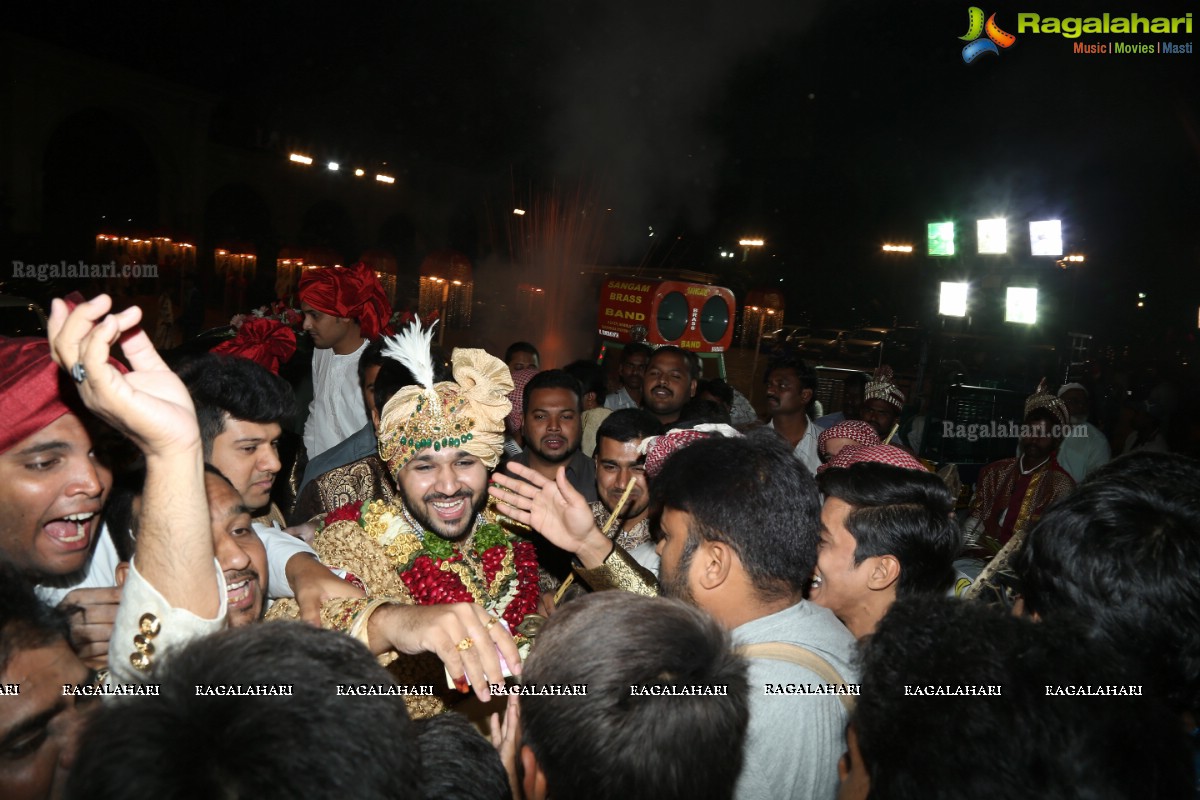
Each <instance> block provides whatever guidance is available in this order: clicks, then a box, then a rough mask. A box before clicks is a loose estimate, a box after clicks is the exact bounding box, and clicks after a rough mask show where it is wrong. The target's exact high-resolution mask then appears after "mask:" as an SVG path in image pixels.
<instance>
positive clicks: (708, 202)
mask: <svg viewBox="0 0 1200 800" xmlns="http://www.w3.org/2000/svg"><path fill="white" fill-rule="evenodd" d="M95 5H96V4H91V3H89V4H85V3H79V2H73V3H71V2H69V3H65V4H53V5H50V4H44V5H43V6H41V7H36V8H34V9H32V10H30V9H28V8H27V9H26V10H24V11H22V12H20V14H21V15H23V16H21V17H20V18H19V19H15V20H13V21H12V24H13V27H15V28H16V29H17V30H19V31H20V32H22V33H24V34H27V35H30V36H35V37H40V38H45V39H49V40H51V41H54V42H55V43H58V44H62V45H66V46H69V47H72V48H78V49H80V50H83V51H85V52H87V53H89V54H92V55H96V56H99V57H102V58H107V59H111V60H115V61H119V62H122V63H125V64H128V65H130V66H134V67H137V68H139V69H143V70H146V71H150V72H154V73H156V74H159V75H162V76H164V77H167V78H170V79H172V80H176V81H180V82H183V83H187V84H190V85H194V86H198V87H201V88H204V89H207V90H209V91H211V92H213V93H214V94H216V95H217V96H218V97H220V98H221V102H222V103H224V104H228V105H229V106H232V107H236V108H239V109H246V110H248V111H249V112H250V115H251V116H252V117H253V118H256V119H257V120H259V121H261V122H262V123H263V124H265V125H267V126H268V127H272V128H276V129H280V130H284V131H287V132H289V133H292V134H295V135H298V136H301V137H302V138H306V139H311V140H312V141H315V142H330V143H336V145H335V146H338V147H345V148H350V149H354V150H355V151H359V152H369V153H371V154H374V155H376V156H377V157H378V158H380V159H381V160H388V161H389V162H394V163H397V164H403V165H405V168H406V169H412V170H416V171H420V170H422V169H428V170H435V169H436V168H437V166H438V165H453V166H455V167H457V168H461V169H464V170H468V171H471V172H474V173H476V174H478V175H480V176H481V185H483V183H484V182H486V181H492V182H494V181H495V180H496V178H497V176H502V177H503V176H507V175H508V174H510V172H511V173H512V174H514V175H516V176H517V177H518V178H519V179H522V180H530V181H534V182H542V181H547V182H548V181H549V180H554V179H556V180H558V181H560V182H570V181H574V180H578V179H579V178H580V177H581V176H582V177H583V178H584V179H585V180H588V181H591V182H592V183H593V184H594V185H595V186H597V187H598V189H599V192H600V194H601V196H602V198H603V202H604V203H606V204H607V205H610V206H612V207H613V208H614V209H615V210H616V213H615V214H614V217H613V219H614V222H615V227H614V229H613V231H612V233H613V236H612V239H611V252H610V253H607V254H606V256H607V257H609V258H611V259H613V260H621V261H624V262H625V263H638V262H640V261H643V260H646V261H649V262H658V263H667V264H670V265H678V266H688V267H694V268H701V269H712V268H713V267H714V265H715V263H716V262H715V261H714V258H713V256H714V255H715V252H716V250H717V248H718V246H719V245H722V244H728V243H730V242H732V241H734V240H736V238H737V237H738V236H739V235H743V234H744V233H748V232H754V233H758V234H761V235H763V236H764V237H765V238H766V239H767V240H768V244H769V247H768V250H769V253H763V254H761V256H760V255H759V254H756V256H757V257H759V258H760V267H759V269H758V271H757V273H756V274H755V275H754V276H752V277H751V278H748V279H747V280H753V281H758V282H767V281H770V282H771V283H775V282H776V281H777V280H778V277H784V278H785V283H784V285H785V287H790V290H789V300H790V301H791V302H792V303H797V304H799V305H802V306H809V307H811V306H812V305H814V304H813V302H812V300H811V299H810V298H811V296H812V294H813V293H814V292H815V293H819V294H824V293H830V292H839V293H844V292H845V291H846V286H845V277H846V275H847V274H853V273H854V271H855V270H859V271H860V274H861V277H862V279H864V280H867V281H875V280H883V281H888V280H897V279H896V278H895V276H894V275H893V276H888V275H887V274H886V273H885V272H883V271H884V270H894V269H896V268H897V267H896V266H895V264H894V263H892V264H886V263H884V262H882V261H881V257H880V255H879V253H878V249H879V244H880V243H881V242H883V241H886V240H889V239H901V240H906V241H913V242H915V243H917V244H920V243H921V239H922V234H923V229H924V223H925V222H926V221H929V220H933V219H935V218H938V217H943V216H946V215H954V216H957V217H959V219H960V220H963V221H970V220H973V219H974V218H975V216H976V215H977V214H978V215H980V216H993V215H1003V214H1006V213H1007V214H1010V215H1011V216H1012V217H1013V218H1014V219H1017V220H1024V219H1028V218H1031V217H1033V218H1037V217H1040V216H1041V215H1043V214H1044V215H1046V216H1061V217H1062V218H1063V219H1064V224H1065V225H1067V226H1068V227H1067V237H1068V247H1069V248H1072V249H1076V250H1081V251H1084V252H1086V253H1087V254H1088V258H1089V261H1088V267H1087V269H1088V273H1087V274H1088V280H1087V281H1085V282H1083V283H1082V284H1081V285H1082V286H1083V287H1084V288H1083V289H1082V292H1083V299H1084V301H1085V303H1087V304H1088V305H1089V306H1091V307H1093V308H1095V309H1097V312H1096V313H1098V314H1111V313H1115V312H1114V311H1112V310H1105V309H1108V308H1109V306H1108V305H1106V304H1111V308H1112V309H1117V308H1126V307H1128V306H1132V302H1128V303H1127V302H1125V301H1126V299H1127V298H1128V297H1130V296H1131V295H1130V294H1129V293H1130V292H1132V291H1139V290H1144V291H1148V292H1150V293H1151V294H1152V297H1156V298H1159V297H1161V298H1163V301H1162V302H1163V303H1164V306H1167V307H1168V308H1169V314H1170V315H1173V316H1172V318H1173V319H1174V318H1176V317H1177V318H1178V319H1180V320H1181V321H1182V320H1185V319H1189V317H1187V314H1190V315H1191V317H1190V319H1191V320H1193V321H1194V319H1195V313H1196V305H1197V303H1200V243H1198V242H1197V239H1196V235H1197V223H1198V222H1200V89H1198V88H1197V87H1198V86H1200V81H1198V78H1200V69H1197V66H1198V65H1200V61H1197V59H1198V58H1200V54H1191V55H1179V56H1171V57H1168V56H1132V55H1129V56H1116V55H1111V56H1084V55H1074V54H1071V52H1070V41H1069V40H1067V39H1064V38H1061V37H1058V36H1051V35H1040V36H1038V35H1025V36H1019V37H1018V41H1017V43H1016V44H1015V46H1014V47H1012V48H1011V49H1010V50H1007V51H1004V52H1003V53H1002V54H1001V55H1000V56H999V57H992V56H985V57H983V58H981V59H980V60H979V61H977V62H976V63H974V64H971V65H965V64H964V63H963V61H962V58H961V56H960V51H961V47H962V44H963V43H962V42H960V41H959V40H958V38H957V37H959V36H960V35H961V34H963V33H964V31H965V29H966V27H967V6H968V5H969V3H959V2H906V3H883V2H866V1H865V0H838V2H833V1H832V0H829V1H828V2H824V3H808V2H798V0H743V2H737V3H734V2H729V1H728V0H725V1H724V2H713V1H711V0H709V1H708V2H704V1H701V2H695V1H689V2H683V1H682V0H675V1H673V2H661V1H660V0H647V1H646V2H636V3H635V2H610V3H594V2H592V3H583V2H574V1H572V2H556V3H550V2H543V1H542V0H537V1H535V2H533V1H527V2H524V3H518V2H503V3H501V2H494V0H493V2H446V3H427V4H416V3H404V2H401V3H391V4H386V5H383V4H380V5H376V4H362V3H343V4H321V5H319V6H315V5H313V6H308V5H304V4H297V3H288V4H284V3H275V2H269V3H258V4H246V5H245V6H243V4H240V3H236V4H235V3H229V2H219V3H193V2H179V3H164V4H155V5H145V6H141V8H142V11H141V12H140V13H139V12H138V11H135V10H133V9H132V8H129V9H125V8H123V9H122V10H121V11H120V12H112V11H100V10H97V9H96V8H95ZM1101 6H1103V8H1101ZM248 9H249V10H248ZM984 10H985V12H986V13H989V14H990V13H992V12H993V11H997V12H998V17H997V19H998V22H1000V23H1001V26H1002V27H1004V28H1006V29H1007V30H1009V31H1010V32H1015V31H1016V13H1017V12H1019V11H1033V12H1037V13H1040V14H1042V15H1057V16H1071V15H1083V16H1086V15H1088V14H1093V15H1094V14H1097V13H1099V12H1101V11H1105V10H1107V11H1110V12H1111V13H1113V14H1117V13H1129V12H1131V11H1136V12H1138V13H1140V14H1142V15H1143V16H1167V15H1171V16H1173V15H1181V14H1182V13H1184V12H1186V11H1192V12H1200V4H1198V3H1196V2H1186V3H1184V2H1168V1H1167V0H1148V1H1147V2H1145V3H1129V2H1121V3H1114V4H1111V7H1110V6H1107V5H1104V4H1097V3H1095V2H1087V3H1083V2H1072V1H1071V0H1067V1H1066V2H1061V1H1059V0H1045V2H1029V3H1017V4H1012V3H1005V4H1004V7H1002V8H997V7H996V6H984ZM7 13H8V14H10V15H11V14H14V13H16V12H13V11H12V10H10V11H8V12H7ZM1194 16H1196V14H1195V13H1194ZM1193 26H1194V28H1196V29H1197V30H1200V20H1196V21H1194V22H1193ZM1102 38H1104V37H1098V36H1091V37H1084V39H1083V40H1085V41H1086V40H1097V39H1102ZM1109 38H1121V37H1109ZM1124 38H1126V39H1136V38H1139V37H1124ZM1146 38H1147V39H1150V40H1157V39H1164V38H1174V39H1175V40H1177V41H1193V42H1194V40H1195V38H1196V37H1195V35H1194V34H1193V35H1192V36H1178V37H1163V36H1157V37H1155V36H1150V37H1146ZM505 180H506V178H505ZM482 195H483V190H481V198H482ZM481 202H482V201H481ZM650 225H653V226H654V228H655V230H656V231H657V232H660V233H661V234H662V235H661V236H660V237H659V239H658V242H654V241H651V240H648V239H647V238H646V231H647V228H648V226H650ZM677 236H682V237H683V238H682V239H676V238H675V237H677ZM659 242H663V244H659ZM671 242H673V243H674V245H673V247H672V246H668V244H669V243H671ZM651 245H654V246H653V247H652V246H651ZM960 246H961V245H960ZM772 256H773V259H772V258H771V257H772ZM901 268H911V265H908V266H903V267H901ZM898 283H899V284H900V285H903V283H904V279H903V278H900V279H898ZM1118 301H1119V302H1118ZM1181 324H1182V322H1181Z"/></svg>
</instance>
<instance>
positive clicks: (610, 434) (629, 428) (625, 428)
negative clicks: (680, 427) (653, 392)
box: [596, 408, 663, 444]
mask: <svg viewBox="0 0 1200 800" xmlns="http://www.w3.org/2000/svg"><path fill="white" fill-rule="evenodd" d="M662 432H663V429H662V423H661V422H659V421H658V417H656V416H654V415H653V414H651V413H650V412H649V411H647V410H646V409H644V408H622V409H621V410H620V411H614V412H613V413H611V414H609V415H608V416H607V417H605V418H604V421H603V422H601V423H600V428H599V430H597V431H596V441H597V442H598V441H600V440H601V439H612V440H613V441H617V442H621V443H622V444H624V443H625V442H636V441H638V440H640V439H645V438H646V437H647V436H658V435H659V434H660V433H662Z"/></svg>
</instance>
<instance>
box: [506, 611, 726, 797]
mask: <svg viewBox="0 0 1200 800" xmlns="http://www.w3.org/2000/svg"><path fill="white" fill-rule="evenodd" d="M523 675H524V678H523V680H524V682H525V683H526V684H530V685H546V684H552V685H577V684H584V685H586V686H587V696H586V697H583V696H574V697H556V696H522V697H521V725H522V730H523V736H524V744H526V745H528V746H529V747H530V748H531V749H532V750H533V753H534V755H535V756H537V761H538V764H539V766H540V767H541V768H542V770H543V771H544V772H545V774H546V784H547V789H548V791H549V793H550V795H551V796H553V797H570V798H575V800H629V798H634V797H655V798H694V797H704V798H713V800H718V798H727V797H730V796H732V793H733V788H734V784H735V783H736V781H737V777H738V773H739V772H740V771H741V765H742V745H743V742H744V739H745V732H746V723H747V721H748V719H749V715H750V712H749V697H748V691H749V686H748V684H747V682H746V680H747V679H746V662H745V660H744V659H742V658H741V657H739V656H737V655H736V654H735V653H734V652H733V651H732V649H731V647H730V642H729V637H728V634H726V633H725V632H724V631H722V630H721V628H720V627H719V626H718V625H717V624H716V622H714V621H713V620H712V618H711V617H709V616H708V615H707V614H705V613H703V612H702V611H700V610H699V609H696V608H693V607H691V606H689V605H687V604H685V603H683V602H681V601H678V600H668V599H666V598H659V597H656V598H649V597H642V596H639V595H634V594H631V593H628V592H596V593H595V594H591V595H587V596H586V597H583V598H580V599H579V600H576V601H573V602H571V603H568V604H567V605H565V606H563V607H562V609H561V610H559V611H558V612H557V613H555V614H554V616H553V617H551V618H550V621H549V622H547V623H546V625H545V627H544V628H542V631H541V632H540V633H539V634H538V644H537V648H536V649H535V650H534V651H533V652H532V653H531V654H530V656H529V660H528V661H527V662H526V664H525V669H524V673H523ZM631 686H725V687H728V689H727V694H726V695H725V696H718V695H689V696H683V695H680V696H652V697H643V696H633V695H632V693H631V690H630V687H631Z"/></svg>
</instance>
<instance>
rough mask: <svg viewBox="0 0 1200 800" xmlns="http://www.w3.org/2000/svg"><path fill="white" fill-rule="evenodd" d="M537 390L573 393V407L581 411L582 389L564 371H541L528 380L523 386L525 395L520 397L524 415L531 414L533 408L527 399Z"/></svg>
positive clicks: (577, 382)
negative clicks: (522, 402) (563, 390)
mask: <svg viewBox="0 0 1200 800" xmlns="http://www.w3.org/2000/svg"><path fill="white" fill-rule="evenodd" d="M538 389H567V390H568V391H571V392H574V393H575V407H576V408H577V409H578V410H580V411H582V410H583V387H582V386H580V385H579V381H577V380H576V379H575V378H574V377H572V375H571V374H570V373H569V372H567V371H566V370H561V369H548V370H543V371H542V372H539V373H538V374H537V375H534V376H533V377H532V378H530V379H529V383H527V384H525V393H524V394H523V396H522V400H523V401H524V406H523V407H524V409H525V413H526V414H530V413H532V412H533V406H532V405H531V404H530V401H529V399H530V398H531V397H533V393H534V392H536V391H537V390H538Z"/></svg>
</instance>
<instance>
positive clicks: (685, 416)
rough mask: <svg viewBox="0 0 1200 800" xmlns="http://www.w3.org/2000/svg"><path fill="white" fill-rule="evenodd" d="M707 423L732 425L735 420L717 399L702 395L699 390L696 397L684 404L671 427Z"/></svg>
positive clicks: (688, 426) (691, 426)
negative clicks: (709, 398) (706, 397)
mask: <svg viewBox="0 0 1200 800" xmlns="http://www.w3.org/2000/svg"><path fill="white" fill-rule="evenodd" d="M705 424H708V425H718V424H722V425H732V424H733V421H732V420H731V419H730V417H729V412H728V411H726V410H725V409H724V408H722V407H721V406H720V405H719V404H718V403H716V402H715V401H713V400H708V399H705V398H703V397H701V396H700V393H699V392H697V393H696V396H695V397H693V398H691V399H690V400H688V401H687V402H686V403H684V404H683V408H681V409H679V419H678V420H677V421H676V422H675V424H673V425H672V426H671V427H672V428H693V427H695V426H697V425H705Z"/></svg>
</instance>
